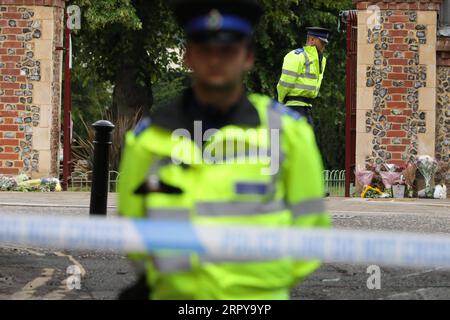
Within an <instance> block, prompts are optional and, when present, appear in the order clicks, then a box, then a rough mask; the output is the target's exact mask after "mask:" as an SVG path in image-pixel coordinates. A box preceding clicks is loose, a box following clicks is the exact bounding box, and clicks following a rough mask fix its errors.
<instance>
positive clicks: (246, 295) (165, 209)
mask: <svg viewBox="0 0 450 320" xmlns="http://www.w3.org/2000/svg"><path fill="white" fill-rule="evenodd" d="M246 99H248V100H247V101H249V103H248V106H247V110H246V112H247V113H248V112H250V113H252V112H251V110H253V116H252V117H254V119H252V121H250V122H248V123H256V124H255V125H249V124H243V123H242V122H241V123H239V124H238V123H237V122H240V121H238V120H236V123H230V124H229V125H226V126H225V127H222V128H220V129H219V130H218V131H217V132H215V133H214V134H213V136H212V137H211V138H210V139H209V140H207V142H206V143H205V145H204V146H203V150H202V149H201V148H200V147H199V146H198V145H197V144H196V143H194V141H192V140H191V139H189V137H186V135H184V134H181V135H178V134H180V133H183V132H184V133H186V131H185V130H184V131H183V129H181V131H180V129H178V130H177V131H178V133H177V134H175V133H174V131H173V130H175V129H176V127H177V126H178V124H177V121H178V120H180V118H179V116H180V115H182V112H183V106H182V102H181V101H183V100H182V99H181V100H178V102H176V103H174V104H172V105H171V106H170V107H167V109H166V110H165V111H164V110H163V112H165V113H166V114H167V117H166V118H165V119H166V120H164V121H154V120H155V118H152V119H153V120H152V121H153V122H152V123H151V124H150V125H148V126H144V127H145V128H144V129H142V125H140V126H138V127H141V129H139V130H137V131H136V130H135V132H129V133H128V134H127V136H126V146H125V149H124V152H123V158H122V162H121V169H120V171H121V174H120V181H119V212H120V214H122V215H124V216H126V217H130V218H149V219H159V220H161V219H162V220H166V219H167V220H172V221H174V220H180V221H183V220H187V221H191V222H192V223H194V224H216V225H230V224H233V225H253V226H255V225H256V226H273V227H278V226H279V227H286V226H298V227H327V226H329V225H330V217H329V215H328V214H327V213H326V212H325V209H324V207H323V202H322V201H323V200H322V197H323V194H324V186H323V178H322V160H321V157H320V154H319V150H318V148H317V145H316V141H315V137H314V133H313V130H312V128H311V127H310V126H309V125H308V124H307V122H306V119H304V118H301V117H300V116H299V114H297V113H296V112H295V111H292V110H290V109H289V108H287V107H285V106H282V105H280V104H278V103H277V102H275V101H273V100H271V99H270V98H268V97H265V96H261V95H249V96H248V98H246ZM237 113H239V112H237ZM241 115H242V114H241ZM157 118H158V117H156V119H157ZM241 120H242V119H241ZM255 121H256V122H255ZM172 122H173V123H172ZM268 129H273V130H274V131H273V132H275V133H273V134H272V135H269V134H268ZM277 130H278V131H277ZM276 132H279V133H280V136H279V139H278V138H277V135H276ZM173 134H175V135H173ZM269 136H270V137H269ZM225 137H227V139H229V138H230V137H233V139H235V140H233V141H235V143H233V144H232V145H234V148H233V147H231V146H230V144H227V143H224V139H225ZM229 141H230V140H227V142H229ZM278 142H280V143H278ZM235 145H245V146H246V148H245V150H246V151H245V152H243V153H240V151H241V149H238V148H236V147H235ZM224 146H225V147H224ZM212 150H214V152H213V151H212ZM236 150H238V151H236ZM248 150H254V151H255V150H272V151H271V153H270V156H272V155H273V157H272V162H271V163H269V162H268V161H267V160H268V159H267V157H260V158H255V159H252V157H255V156H256V155H257V152H249V151H248ZM223 154H226V155H227V161H225V162H222V163H220V161H217V159H220V157H221V155H223ZM266 154H269V153H266ZM278 155H279V158H278ZM211 157H212V158H213V159H212V158H211ZM277 158H278V160H279V170H278V171H277V170H276V167H277V166H276V164H274V163H275V162H276V160H274V159H277ZM243 159H245V160H246V161H242V160H243ZM199 160H202V161H199ZM235 160H241V161H235ZM248 160H252V161H248ZM270 173H273V174H270ZM145 181H153V183H154V182H155V181H159V183H160V184H162V185H164V186H165V190H164V188H162V189H158V190H157V191H153V192H150V193H148V194H145V195H142V194H136V190H138V189H139V188H140V187H141V186H142V185H143V183H144V182H145ZM168 186H170V187H168ZM169 190H170V191H169ZM173 236H174V237H176V236H177V235H176V234H174V235H173ZM138 256H139V255H135V257H136V259H138V258H137V257H138ZM141 258H142V256H141ZM319 264H320V263H319V262H318V261H294V260H293V259H291V258H289V257H286V258H284V259H279V260H270V261H263V262H261V261H246V262H242V261H240V262H239V261H229V260H224V261H220V260H217V259H214V260H209V259H208V257H202V256H199V255H197V254H189V255H187V254H176V253H174V252H164V251H162V252H153V253H152V255H151V256H148V257H147V258H146V268H147V281H148V284H149V286H150V287H151V292H152V293H151V297H149V298H151V299H288V298H289V293H290V289H291V288H292V287H293V286H295V285H296V284H297V283H298V282H299V281H300V280H301V279H303V278H304V277H305V276H307V275H309V274H310V273H312V272H313V271H314V270H316V268H318V267H319Z"/></svg>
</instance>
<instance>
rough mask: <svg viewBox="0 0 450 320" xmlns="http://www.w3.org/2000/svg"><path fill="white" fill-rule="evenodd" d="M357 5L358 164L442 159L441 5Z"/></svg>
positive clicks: (427, 1)
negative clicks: (439, 141) (439, 140)
mask: <svg viewBox="0 0 450 320" xmlns="http://www.w3.org/2000/svg"><path fill="white" fill-rule="evenodd" d="M355 2H356V4H357V9H358V62H357V63H358V67H357V70H358V74H357V138H356V164H357V165H360V166H364V164H366V163H370V164H380V163H384V162H388V163H395V164H398V165H404V164H405V163H406V162H407V161H408V160H410V159H413V158H414V156H416V155H418V154H419V155H420V154H428V155H431V156H436V147H437V142H436V140H437V139H436V136H437V134H438V132H439V131H440V130H441V128H443V126H445V124H444V123H442V124H440V123H437V121H436V117H437V116H438V114H437V87H438V82H437V68H436V65H437V59H436V52H437V30H436V29H437V21H438V20H437V13H438V11H439V9H440V4H441V1H440V0H384V1H359V0H355ZM439 99H440V98H439ZM447 101H448V100H447ZM447 126H448V124H447ZM447 150H448V149H447Z"/></svg>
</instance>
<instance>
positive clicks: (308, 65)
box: [277, 27, 329, 125]
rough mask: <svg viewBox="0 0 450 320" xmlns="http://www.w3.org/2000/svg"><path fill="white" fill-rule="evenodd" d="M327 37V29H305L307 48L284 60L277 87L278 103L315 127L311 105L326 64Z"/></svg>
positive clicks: (295, 51) (318, 89)
mask: <svg viewBox="0 0 450 320" xmlns="http://www.w3.org/2000/svg"><path fill="white" fill-rule="evenodd" d="M328 36H329V30H327V29H324V28H318V27H311V28H307V41H306V45H305V46H304V47H303V48H299V49H296V50H293V51H291V52H289V53H288V54H287V55H286V56H285V57H284V62H283V69H282V71H281V78H280V81H279V82H278V85H277V91H278V101H279V102H280V103H284V104H286V105H287V106H289V107H291V108H293V109H294V110H296V111H297V112H299V113H300V114H302V115H304V116H305V117H307V119H308V122H309V123H310V124H311V125H313V124H314V122H313V112H312V106H313V103H314V99H315V98H317V96H318V95H319V91H320V86H321V85H322V80H323V75H324V72H325V67H326V63H327V59H326V58H325V56H324V55H323V53H324V51H325V48H326V46H327V44H328Z"/></svg>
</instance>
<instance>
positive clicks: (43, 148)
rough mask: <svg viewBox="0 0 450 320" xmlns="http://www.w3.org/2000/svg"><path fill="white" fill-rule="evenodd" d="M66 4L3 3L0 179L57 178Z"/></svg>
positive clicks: (12, 0)
mask: <svg viewBox="0 0 450 320" xmlns="http://www.w3.org/2000/svg"><path fill="white" fill-rule="evenodd" d="M63 16H64V1H63V0H50V1H48V0H45V1H44V0H0V174H8V175H16V174H19V173H26V174H28V175H30V176H32V177H34V178H36V177H42V176H49V175H50V176H56V177H57V176H58V167H59V161H58V154H59V140H60V105H61V78H62V77H61V72H62V51H59V50H57V47H61V46H62V42H63Z"/></svg>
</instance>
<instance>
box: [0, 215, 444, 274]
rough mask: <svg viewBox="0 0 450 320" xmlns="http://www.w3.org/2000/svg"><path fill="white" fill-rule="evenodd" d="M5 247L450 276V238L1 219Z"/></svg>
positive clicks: (115, 221)
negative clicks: (314, 262) (293, 262)
mask: <svg viewBox="0 0 450 320" xmlns="http://www.w3.org/2000/svg"><path fill="white" fill-rule="evenodd" d="M2 243H8V244H22V245H30V246H38V247H46V248H58V249H83V250H114V251H120V252H124V253H126V252H152V251H158V250H166V249H167V250H176V251H177V252H178V251H183V252H184V251H190V252H196V253H198V254H200V255H202V256H205V257H207V258H209V259H213V260H212V261H214V259H217V260H218V261H224V260H225V261H244V260H266V259H276V258H281V257H291V258H295V259H299V260H303V259H318V260H321V261H323V262H341V263H356V264H378V265H391V266H403V267H444V268H450V236H447V235H432V234H415V233H405V232H385V231H376V232H375V231H362V230H359V231H354V230H336V229H299V228H268V227H262V226H224V225H220V226H218V225H209V224H191V223H185V222H173V221H162V220H161V221H155V220H143V219H141V220H130V219H121V218H74V217H53V216H52V217H50V216H33V215H26V216H25V215H21V216H18V215H4V214H2V215H0V247H1V244H2ZM209 261H211V260H209Z"/></svg>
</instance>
